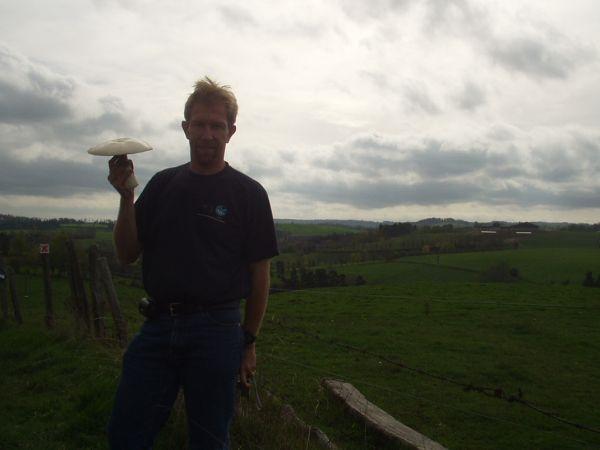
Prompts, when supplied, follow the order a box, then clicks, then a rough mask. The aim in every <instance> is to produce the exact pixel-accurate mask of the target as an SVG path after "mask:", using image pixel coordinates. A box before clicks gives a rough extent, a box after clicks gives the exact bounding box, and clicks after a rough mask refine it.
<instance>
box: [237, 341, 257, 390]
mask: <svg viewBox="0 0 600 450" xmlns="http://www.w3.org/2000/svg"><path fill="white" fill-rule="evenodd" d="M255 373H256V344H250V345H249V346H247V347H246V348H245V349H244V357H243V358H242V365H241V366H240V381H241V383H242V385H243V386H245V387H246V388H250V382H251V381H252V378H253V377H254V374H255Z"/></svg>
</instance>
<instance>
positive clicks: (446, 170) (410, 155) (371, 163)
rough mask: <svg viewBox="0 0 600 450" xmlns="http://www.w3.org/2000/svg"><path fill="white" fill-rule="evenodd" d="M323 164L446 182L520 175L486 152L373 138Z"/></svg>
mask: <svg viewBox="0 0 600 450" xmlns="http://www.w3.org/2000/svg"><path fill="white" fill-rule="evenodd" d="M513 159H514V158H513ZM321 164H322V166H323V167H326V168H327V169H330V170H337V171H348V172H352V173H359V174H363V175H368V176H377V175H382V174H388V175H389V174H394V173H397V174H400V175H406V174H416V175H418V176H420V177H421V178H435V179H446V178H452V177H458V176H462V175H466V174H471V173H474V172H477V171H485V170H490V169H498V168H502V169H503V170H504V172H505V173H510V171H511V170H512V171H513V173H517V167H518V165H519V164H520V162H519V161H516V160H513V161H511V160H509V159H508V157H505V156H500V155H498V154H494V153H491V152H489V151H488V150H487V149H484V148H475V147H473V148H444V145H443V142H442V141H440V140H436V139H422V140H419V141H418V142H399V141H398V142H396V141H392V140H389V139H388V140H385V139H383V138H381V137H379V136H377V135H374V136H359V137H357V138H355V139H353V140H351V141H349V142H347V143H345V144H340V145H338V146H336V147H335V148H334V149H333V152H332V155H331V156H330V157H329V158H327V159H325V160H324V161H321Z"/></svg>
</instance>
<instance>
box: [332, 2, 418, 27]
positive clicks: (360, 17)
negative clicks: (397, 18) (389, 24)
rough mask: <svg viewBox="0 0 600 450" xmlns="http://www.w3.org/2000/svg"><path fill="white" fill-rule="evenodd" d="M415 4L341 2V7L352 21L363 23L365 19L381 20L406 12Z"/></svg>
mask: <svg viewBox="0 0 600 450" xmlns="http://www.w3.org/2000/svg"><path fill="white" fill-rule="evenodd" d="M413 3H415V2H414V0H372V1H370V2H365V1H362V0H341V2H340V6H341V7H342V10H343V11H344V13H346V15H347V16H348V17H349V18H350V19H353V20H355V21H357V22H361V23H362V22H364V20H365V19H371V20H375V19H381V18H385V17H389V16H390V15H393V14H397V13H399V12H404V11H405V10H406V9H407V8H409V7H410V6H411V5H412V4H413Z"/></svg>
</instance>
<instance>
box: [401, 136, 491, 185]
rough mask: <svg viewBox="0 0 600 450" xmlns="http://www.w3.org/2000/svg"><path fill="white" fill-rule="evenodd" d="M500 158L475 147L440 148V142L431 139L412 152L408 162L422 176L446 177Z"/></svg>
mask: <svg viewBox="0 0 600 450" xmlns="http://www.w3.org/2000/svg"><path fill="white" fill-rule="evenodd" d="M502 159H503V158H501V157H499V156H496V155H491V154H489V153H488V152H487V151H486V150H483V149H477V148H469V149H465V150H452V149H450V150H442V149H441V145H440V143H438V142H434V141H432V142H430V143H429V144H428V146H427V147H425V148H424V149H423V150H421V151H419V152H414V153H412V154H411V155H410V156H409V157H408V163H409V167H411V168H412V169H413V170H414V171H415V172H417V173H418V174H419V175H421V176H422V177H427V178H448V177H456V176H461V175H466V174H469V173H473V172H476V171H478V170H481V169H485V168H487V167H490V166H494V165H496V164H497V163H498V162H499V161H501V160H502Z"/></svg>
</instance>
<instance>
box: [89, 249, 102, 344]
mask: <svg viewBox="0 0 600 450" xmlns="http://www.w3.org/2000/svg"><path fill="white" fill-rule="evenodd" d="M98 256H99V253H98V246H97V245H95V244H94V245H92V246H91V247H90V250H89V267H90V294H91V299H92V316H93V317H92V319H93V322H92V323H93V324H94V333H95V335H96V337H97V338H100V339H102V338H105V337H106V328H105V326H104V301H103V299H104V296H103V295H102V286H101V285H100V280H99V278H98Z"/></svg>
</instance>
